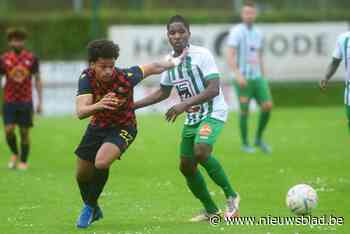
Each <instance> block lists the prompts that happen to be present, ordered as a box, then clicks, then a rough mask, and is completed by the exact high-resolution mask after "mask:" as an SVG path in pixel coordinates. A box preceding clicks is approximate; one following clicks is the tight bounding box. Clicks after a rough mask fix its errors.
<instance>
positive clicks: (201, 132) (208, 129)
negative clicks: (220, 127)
mask: <svg viewBox="0 0 350 234" xmlns="http://www.w3.org/2000/svg"><path fill="white" fill-rule="evenodd" d="M212 131H213V130H212V129H211V127H210V126H209V124H204V125H203V126H202V127H201V129H200V130H199V135H200V137H201V138H208V136H209V135H210V134H211V133H212Z"/></svg>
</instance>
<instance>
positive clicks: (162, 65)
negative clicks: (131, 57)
mask: <svg viewBox="0 0 350 234" xmlns="http://www.w3.org/2000/svg"><path fill="white" fill-rule="evenodd" d="M186 55H187V49H185V50H184V51H183V52H182V54H181V55H180V56H179V57H176V58H174V57H171V56H167V57H165V58H164V59H163V60H160V61H158V62H153V63H149V64H144V65H141V67H142V70H143V76H144V78H146V77H148V76H151V75H156V74H160V73H163V72H164V71H166V70H169V69H171V68H173V67H176V66H177V65H179V64H180V63H181V62H182V61H183V60H184V58H185V57H186Z"/></svg>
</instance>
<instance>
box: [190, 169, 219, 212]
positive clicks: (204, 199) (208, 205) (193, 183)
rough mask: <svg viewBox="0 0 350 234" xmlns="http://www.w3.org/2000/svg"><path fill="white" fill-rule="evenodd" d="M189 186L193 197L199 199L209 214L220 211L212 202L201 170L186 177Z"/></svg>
mask: <svg viewBox="0 0 350 234" xmlns="http://www.w3.org/2000/svg"><path fill="white" fill-rule="evenodd" d="M185 178H186V181H187V185H188V187H189V188H190V190H191V192H192V193H193V195H194V196H195V197H196V198H198V199H199V200H200V201H201V203H202V204H203V206H204V208H205V210H206V211H207V212H208V213H209V214H214V213H216V212H217V211H218V210H219V209H218V207H217V206H216V205H215V203H214V201H213V200H212V198H211V196H210V193H209V191H208V188H207V185H206V183H205V181H204V178H203V176H202V174H201V173H200V171H199V170H196V172H195V173H194V174H193V175H191V176H186V177H185Z"/></svg>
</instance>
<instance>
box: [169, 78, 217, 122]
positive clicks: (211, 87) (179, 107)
mask: <svg viewBox="0 0 350 234" xmlns="http://www.w3.org/2000/svg"><path fill="white" fill-rule="evenodd" d="M206 85H207V88H206V89H205V90H204V91H203V92H201V93H200V94H198V95H196V96H193V97H191V98H189V99H186V100H185V101H183V102H181V103H179V104H176V105H174V106H173V107H171V108H170V109H169V110H168V111H167V113H166V114H165V117H166V119H167V120H168V121H172V122H174V121H175V120H176V118H177V116H179V115H180V114H182V113H183V112H184V111H186V110H188V109H189V108H190V107H191V106H195V105H199V104H202V103H204V102H208V101H210V100H211V99H213V98H214V97H216V96H217V95H219V93H220V80H219V78H217V79H212V80H208V81H207V82H206Z"/></svg>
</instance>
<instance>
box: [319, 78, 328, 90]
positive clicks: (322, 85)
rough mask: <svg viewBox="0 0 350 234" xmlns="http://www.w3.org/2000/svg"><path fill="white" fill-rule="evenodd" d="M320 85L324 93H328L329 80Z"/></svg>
mask: <svg viewBox="0 0 350 234" xmlns="http://www.w3.org/2000/svg"><path fill="white" fill-rule="evenodd" d="M319 85H320V89H321V90H322V91H326V89H327V86H328V80H321V81H320V84H319Z"/></svg>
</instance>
